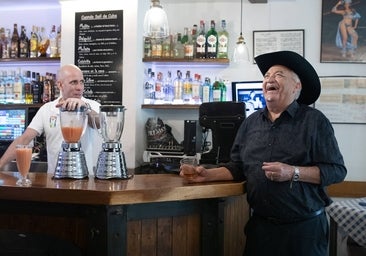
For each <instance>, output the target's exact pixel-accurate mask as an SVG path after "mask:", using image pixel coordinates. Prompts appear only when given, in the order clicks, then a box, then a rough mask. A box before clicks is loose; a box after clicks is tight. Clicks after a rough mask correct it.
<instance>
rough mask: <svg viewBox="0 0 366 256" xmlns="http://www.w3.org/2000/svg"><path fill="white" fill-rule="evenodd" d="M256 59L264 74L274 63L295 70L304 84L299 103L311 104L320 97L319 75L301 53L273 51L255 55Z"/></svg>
mask: <svg viewBox="0 0 366 256" xmlns="http://www.w3.org/2000/svg"><path fill="white" fill-rule="evenodd" d="M255 61H256V63H257V65H258V68H259V69H260V71H261V72H262V74H263V75H264V74H265V73H266V72H267V71H268V69H270V67H272V66H274V65H282V66H285V67H287V68H289V69H291V70H292V71H294V72H295V73H296V74H297V75H298V76H299V78H300V80H301V85H302V89H301V93H300V96H299V98H298V99H297V102H298V103H302V104H306V105H310V104H313V103H314V102H315V101H316V100H317V99H318V98H319V95H320V80H319V76H318V74H317V73H316V71H315V69H314V68H313V66H312V65H311V64H310V63H309V62H308V61H307V60H306V59H305V58H304V57H302V56H301V55H299V54H297V53H295V52H291V51H279V52H271V53H265V54H262V55H259V56H257V57H255Z"/></svg>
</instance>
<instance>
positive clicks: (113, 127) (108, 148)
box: [94, 105, 131, 179]
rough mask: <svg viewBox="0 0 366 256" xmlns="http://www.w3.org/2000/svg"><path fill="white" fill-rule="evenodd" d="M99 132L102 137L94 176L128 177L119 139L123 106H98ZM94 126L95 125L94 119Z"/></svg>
mask: <svg viewBox="0 0 366 256" xmlns="http://www.w3.org/2000/svg"><path fill="white" fill-rule="evenodd" d="M99 109H100V111H99V122H100V134H101V136H102V138H103V144H102V151H101V152H100V153H99V156H98V161H97V167H96V172H95V177H96V178H98V179H129V178H130V177H131V175H128V174H127V167H126V160H125V155H124V153H123V151H122V144H121V143H120V139H121V136H122V131H123V125H124V119H125V110H126V109H125V107H124V106H121V105H102V106H100V107H99ZM94 126H96V124H95V121H94Z"/></svg>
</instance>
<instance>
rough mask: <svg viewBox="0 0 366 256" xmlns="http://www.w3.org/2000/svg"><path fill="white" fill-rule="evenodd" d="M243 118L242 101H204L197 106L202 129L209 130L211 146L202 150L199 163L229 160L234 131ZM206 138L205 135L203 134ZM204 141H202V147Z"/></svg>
mask: <svg viewBox="0 0 366 256" xmlns="http://www.w3.org/2000/svg"><path fill="white" fill-rule="evenodd" d="M244 119H245V103H244V102H230V101H227V102H205V103H202V104H201V105H200V108H199V123H200V125H201V126H202V129H203V131H205V133H208V131H211V135H212V143H211V144H212V147H211V149H210V150H208V151H206V150H202V153H201V159H200V164H211V165H217V164H219V163H224V162H228V161H229V160H230V151H231V147H232V145H233V142H234V139H235V136H236V133H237V131H238V129H239V127H240V125H241V123H242V122H243V120H244ZM203 137H204V138H207V135H204V136H203ZM205 144H206V141H204V142H203V146H202V147H203V148H204V147H205Z"/></svg>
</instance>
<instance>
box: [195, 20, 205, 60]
mask: <svg viewBox="0 0 366 256" xmlns="http://www.w3.org/2000/svg"><path fill="white" fill-rule="evenodd" d="M196 58H199V59H203V58H206V31H205V22H204V21H203V20H201V21H200V30H199V32H198V35H197V39H196Z"/></svg>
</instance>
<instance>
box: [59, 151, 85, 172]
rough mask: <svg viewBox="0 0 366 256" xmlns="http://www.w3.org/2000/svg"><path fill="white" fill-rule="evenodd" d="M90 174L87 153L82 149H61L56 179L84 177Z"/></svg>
mask: <svg viewBox="0 0 366 256" xmlns="http://www.w3.org/2000/svg"><path fill="white" fill-rule="evenodd" d="M88 176H89V172H88V166H87V165H86V160H85V154H84V152H82V151H67V152H66V151H61V152H60V153H59V154H58V159H57V165H56V170H55V174H54V176H53V178H55V179H84V178H87V177H88Z"/></svg>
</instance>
